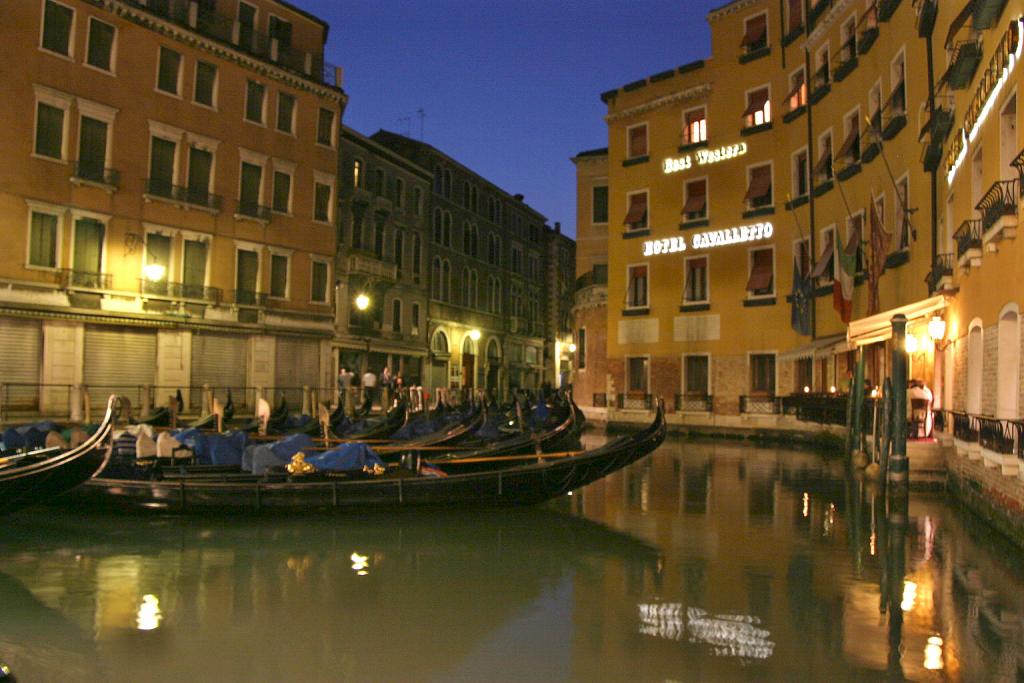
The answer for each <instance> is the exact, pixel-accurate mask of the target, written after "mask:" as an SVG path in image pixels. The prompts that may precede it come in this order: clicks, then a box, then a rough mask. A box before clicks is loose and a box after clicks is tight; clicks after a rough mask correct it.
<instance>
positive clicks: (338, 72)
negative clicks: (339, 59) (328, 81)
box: [334, 66, 345, 88]
mask: <svg viewBox="0 0 1024 683" xmlns="http://www.w3.org/2000/svg"><path fill="white" fill-rule="evenodd" d="M344 83H345V69H343V68H342V67H340V66H336V67H334V85H335V86H336V87H338V88H341V87H343V84H344Z"/></svg>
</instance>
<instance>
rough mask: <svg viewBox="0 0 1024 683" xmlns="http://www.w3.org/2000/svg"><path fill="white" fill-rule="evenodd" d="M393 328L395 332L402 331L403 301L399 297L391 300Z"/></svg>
mask: <svg viewBox="0 0 1024 683" xmlns="http://www.w3.org/2000/svg"><path fill="white" fill-rule="evenodd" d="M391 329H392V330H394V331H395V332H401V331H402V302H401V300H399V299H393V300H392V301H391Z"/></svg>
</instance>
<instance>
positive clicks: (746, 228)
mask: <svg viewBox="0 0 1024 683" xmlns="http://www.w3.org/2000/svg"><path fill="white" fill-rule="evenodd" d="M774 233H775V228H774V227H773V226H772V224H771V223H754V224H753V225H741V226H739V227H735V228H726V229H725V230H710V231H708V232H699V233H696V234H694V235H692V236H691V237H690V243H689V244H687V243H686V238H685V237H666V238H664V239H660V240H647V241H646V242H644V256H657V255H658V254H676V253H678V252H680V251H686V250H687V249H710V248H711V247H724V246H726V245H729V244H742V243H743V242H756V241H757V240H766V239H769V238H770V237H771V236H772V235H773V234H774Z"/></svg>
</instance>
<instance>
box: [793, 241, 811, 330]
mask: <svg viewBox="0 0 1024 683" xmlns="http://www.w3.org/2000/svg"><path fill="white" fill-rule="evenodd" d="M810 288H811V278H809V277H804V276H803V275H801V274H800V265H799V264H798V263H797V262H796V261H795V260H794V261H793V294H792V296H791V297H790V300H791V302H792V303H791V304H790V309H789V324H790V325H792V327H793V329H794V330H795V331H796V333H797V334H802V335H810V334H811V291H810Z"/></svg>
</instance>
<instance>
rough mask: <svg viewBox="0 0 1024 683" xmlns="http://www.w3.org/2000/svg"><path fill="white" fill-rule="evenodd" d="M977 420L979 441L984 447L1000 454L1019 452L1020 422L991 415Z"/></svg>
mask: <svg viewBox="0 0 1024 683" xmlns="http://www.w3.org/2000/svg"><path fill="white" fill-rule="evenodd" d="M977 420H978V441H979V442H980V443H981V447H982V448H985V449H988V450H990V451H993V452H995V453H999V454H1000V455H1014V454H1016V453H1017V441H1018V439H1019V437H1020V424H1019V423H1017V422H1011V421H1009V420H997V419H994V418H991V417H979V418H977Z"/></svg>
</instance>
